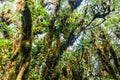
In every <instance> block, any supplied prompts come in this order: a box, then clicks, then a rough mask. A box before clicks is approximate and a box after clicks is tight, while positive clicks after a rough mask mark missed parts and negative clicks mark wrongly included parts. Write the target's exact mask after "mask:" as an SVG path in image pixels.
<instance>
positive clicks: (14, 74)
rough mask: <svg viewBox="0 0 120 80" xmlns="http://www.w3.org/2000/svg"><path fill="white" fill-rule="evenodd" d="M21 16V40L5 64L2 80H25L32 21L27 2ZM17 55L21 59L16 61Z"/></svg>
mask: <svg viewBox="0 0 120 80" xmlns="http://www.w3.org/2000/svg"><path fill="white" fill-rule="evenodd" d="M21 14H22V16H21V18H22V20H21V23H22V34H21V39H20V40H19V43H18V44H19V45H20V46H19V48H18V51H14V52H13V55H12V57H11V60H10V61H9V62H8V63H7V67H6V75H5V77H4V80H23V79H24V80H25V78H27V76H25V74H26V73H27V70H28V66H29V61H30V52H31V43H32V40H31V31H32V19H31V12H30V10H29V8H28V5H27V2H26V3H25V6H24V9H23V11H22V12H21ZM18 55H20V56H21V59H20V60H19V61H18V60H17V57H18Z"/></svg>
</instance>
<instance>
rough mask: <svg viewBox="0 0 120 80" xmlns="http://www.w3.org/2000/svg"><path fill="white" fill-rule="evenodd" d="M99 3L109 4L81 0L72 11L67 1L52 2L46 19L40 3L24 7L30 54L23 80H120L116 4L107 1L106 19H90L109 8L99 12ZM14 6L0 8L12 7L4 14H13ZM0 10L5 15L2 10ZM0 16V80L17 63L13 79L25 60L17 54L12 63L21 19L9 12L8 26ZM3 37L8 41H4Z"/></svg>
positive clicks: (35, 1)
mask: <svg viewBox="0 0 120 80" xmlns="http://www.w3.org/2000/svg"><path fill="white" fill-rule="evenodd" d="M102 1H105V2H108V0H86V1H84V0H83V2H82V3H81V5H80V7H78V8H77V9H75V10H73V11H71V10H70V5H69V4H67V2H66V0H61V2H60V5H59V1H58V3H57V2H56V1H55V0H54V1H52V2H50V5H52V6H54V8H55V9H56V12H55V10H54V9H51V10H53V11H52V13H48V11H49V10H47V8H46V7H45V5H46V4H47V2H45V1H43V2H42V0H33V1H32V0H27V1H26V2H27V4H28V6H29V8H30V12H31V16H32V36H30V37H31V39H32V45H31V46H29V47H31V48H32V49H31V52H30V56H31V57H30V61H28V62H29V66H28V69H27V70H28V71H27V72H26V74H25V77H26V75H27V79H28V80H37V79H39V80H114V79H116V80H117V79H120V77H119V75H120V67H119V66H120V38H119V37H118V36H117V35H116V34H115V31H119V32H120V26H119V24H120V23H119V22H120V12H119V9H120V5H119V4H118V3H120V2H119V0H114V1H112V3H111V5H110V13H109V14H107V15H105V16H104V17H103V18H101V15H100V16H99V17H97V18H95V19H94V17H95V16H96V15H97V13H100V14H104V12H106V11H108V5H107V4H106V5H104V6H105V7H104V6H103V3H102ZM110 1H111V0H110ZM13 2H14V0H10V1H6V3H5V4H2V5H7V4H8V3H11V4H9V5H8V6H7V8H6V7H5V10H6V9H11V10H12V9H13V8H12V7H9V6H12V3H13ZM53 3H54V4H53ZM83 3H84V4H83ZM66 4H67V5H66ZM48 5H49V4H48ZM56 6H58V7H56ZM0 7H1V9H2V8H3V9H2V10H4V7H3V6H0ZM48 7H49V6H48ZM57 8H58V9H57ZM104 8H106V9H105V11H104ZM2 10H1V11H2ZM0 13H1V14H2V13H4V11H2V12H0ZM1 14H0V21H1V22H0V78H1V79H3V78H4V75H5V74H6V72H7V70H6V67H7V65H8V63H9V61H13V62H14V61H16V62H17V64H16V65H15V71H16V73H18V72H19V70H20V69H18V70H16V68H18V64H20V65H22V64H23V63H22V62H21V59H22V58H23V57H24V56H23V55H21V54H20V52H19V50H18V51H17V53H18V55H17V57H16V56H15V57H13V56H14V52H13V50H14V40H18V43H17V44H19V43H21V42H20V41H19V37H20V36H21V35H25V33H22V30H21V27H22V25H21V20H22V19H21V16H22V14H21V15H20V13H17V12H16V11H12V15H13V14H14V15H13V16H12V17H11V18H10V19H12V22H11V23H10V24H7V22H8V20H9V19H8V20H7V19H5V20H2V19H4V17H2V15H1ZM103 20H105V21H103ZM6 32H7V34H8V35H9V37H5V35H6ZM1 35H2V36H3V37H1ZM119 35H120V33H119ZM20 40H21V39H20ZM26 45H27V44H26ZM20 67H21V66H20ZM13 69H14V68H13ZM17 75H18V74H15V77H16V76H17ZM23 75H24V74H23Z"/></svg>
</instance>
